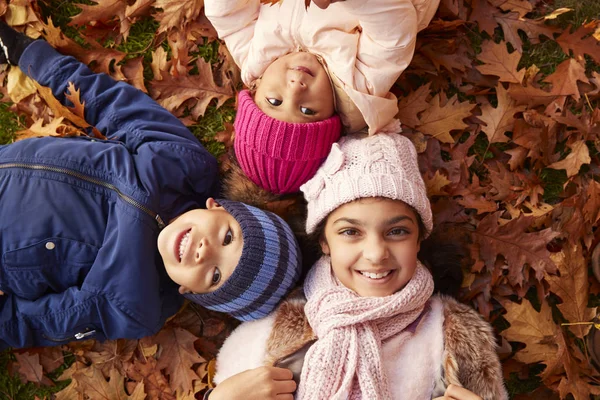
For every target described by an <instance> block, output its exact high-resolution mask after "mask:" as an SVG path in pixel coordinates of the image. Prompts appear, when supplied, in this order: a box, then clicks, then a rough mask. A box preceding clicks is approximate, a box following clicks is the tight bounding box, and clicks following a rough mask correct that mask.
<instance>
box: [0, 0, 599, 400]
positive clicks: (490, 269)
mask: <svg viewBox="0 0 600 400" xmlns="http://www.w3.org/2000/svg"><path fill="white" fill-rule="evenodd" d="M285 1H291V0H285ZM267 2H272V1H267ZM80 3H81V4H75V3H74V2H70V1H62V2H56V1H51V0H39V1H35V0H13V1H12V2H11V3H10V4H7V3H6V1H5V0H0V15H2V14H3V15H4V18H5V19H6V20H7V21H8V22H9V23H10V24H11V25H13V26H15V27H17V28H18V29H20V30H24V31H26V32H27V33H28V34H29V35H30V36H33V37H39V36H40V35H41V36H43V37H44V38H45V39H46V40H47V41H48V42H50V43H51V44H52V45H53V46H54V47H56V48H57V49H59V50H60V51H61V52H63V53H65V54H71V55H73V56H75V57H77V58H78V59H80V60H81V61H83V62H85V63H88V64H90V66H91V67H92V68H93V69H94V70H96V71H102V72H106V73H109V74H110V75H112V76H113V77H115V78H116V79H120V80H126V81H127V82H129V83H130V84H132V85H134V86H136V87H138V88H140V89H141V90H144V91H146V92H148V93H149V94H150V95H151V96H152V97H153V98H154V99H156V100H157V101H158V102H159V103H160V104H162V105H163V106H164V107H166V108H167V109H169V110H170V111H171V112H173V113H174V114H175V115H177V116H178V117H180V118H181V120H182V121H183V122H184V123H186V125H188V126H189V127H190V129H191V130H192V131H193V132H194V133H195V134H196V135H197V136H198V137H199V138H200V139H201V140H202V141H203V142H204V143H205V145H206V146H207V147H208V148H209V150H210V151H211V152H212V153H213V154H215V155H216V156H217V157H220V159H221V161H224V162H225V161H226V157H227V155H226V152H225V150H226V148H228V147H230V146H231V140H232V127H231V122H232V119H233V116H234V108H235V104H234V100H235V96H234V95H235V92H236V90H239V89H240V88H241V83H240V81H239V72H238V71H237V69H236V67H235V65H234V63H233V62H232V59H231V57H230V56H229V54H228V53H227V51H226V49H225V47H224V46H222V45H220V44H219V42H218V40H217V38H216V34H215V32H214V29H213V28H212V27H211V25H210V23H209V22H208V21H207V20H206V18H205V17H204V15H203V2H202V1H201V0H136V1H129V2H128V1H125V0H96V1H95V2H89V1H85V0H81V2H80ZM599 17H600V3H598V2H597V1H596V0H581V1H578V0H555V1H554V2H552V1H540V0H442V1H441V6H440V9H439V11H438V13H437V15H436V17H435V18H434V21H433V22H432V24H431V26H430V27H428V28H427V29H426V30H425V31H424V32H422V33H421V34H420V35H419V40H418V44H417V50H416V54H415V57H414V60H413V62H412V63H411V65H410V67H409V69H408V70H407V71H406V72H405V73H404V74H403V76H402V77H401V79H400V80H399V81H398V83H397V85H396V87H394V89H393V90H394V91H395V92H396V94H397V95H398V98H399V99H400V102H399V107H400V112H399V115H398V117H399V118H400V119H401V121H402V123H403V129H404V134H405V135H407V136H408V137H409V138H410V139H411V140H413V142H414V143H415V145H416V146H417V148H418V150H419V153H420V163H421V168H422V171H423V173H424V176H425V181H426V183H427V186H428V190H429V194H430V197H431V200H432V204H433V207H434V213H435V221H436V224H437V225H438V226H442V227H443V226H448V227H453V228H451V229H455V228H456V227H459V228H460V229H456V231H455V232H456V235H457V238H460V239H462V240H464V241H465V242H466V243H468V248H469V249H470V253H469V258H470V260H468V262H467V263H466V265H467V267H466V269H465V271H464V272H465V280H464V282H463V290H462V292H461V293H462V300H463V301H465V302H468V303H471V304H472V305H474V306H475V307H476V308H477V309H478V310H479V312H481V313H482V314H483V315H484V316H485V317H486V318H487V319H488V320H490V321H491V322H492V324H493V325H494V327H495V328H496V330H497V331H498V332H499V341H500V343H502V347H501V357H502V359H503V366H504V373H505V378H506V381H507V386H508V388H509V391H510V394H511V398H513V399H542V398H543V399H552V398H556V399H558V398H561V399H571V398H572V399H576V400H583V399H589V398H600V397H596V396H599V395H600V374H599V373H598V372H597V371H596V370H595V369H594V368H593V366H592V364H591V361H590V357H589V354H588V349H587V346H586V342H585V337H586V335H588V334H589V332H590V330H591V329H593V324H592V321H594V318H595V317H596V313H597V306H599V305H600V297H599V293H600V284H599V283H598V282H597V281H595V280H594V279H593V277H591V276H589V262H590V257H591V250H592V249H593V248H594V246H595V245H596V244H598V242H599V241H600V239H599V237H598V236H599V233H598V221H599V219H600V181H599V173H600V166H599V162H598V161H599V151H600V125H599V121H600V109H599V107H598V105H599V100H600V44H599V42H600V21H599V20H598V18H599ZM0 78H1V80H2V81H3V82H4V83H3V85H2V87H0V92H2V94H3V98H2V100H1V101H2V103H0V124H1V127H2V128H1V132H0V141H1V143H10V142H11V141H12V140H18V139H21V138H26V137H32V136H40V135H63V136H64V135H78V134H81V132H82V130H81V129H83V128H86V125H87V124H86V123H85V121H84V120H83V118H82V116H83V113H82V110H83V107H84V105H81V104H80V103H79V101H78V94H77V88H72V91H71V99H72V100H73V103H74V104H75V107H73V108H65V107H62V106H60V105H59V104H57V102H56V101H55V99H53V98H52V96H51V95H50V94H49V93H48V91H47V90H46V89H45V88H42V87H39V86H36V85H34V84H32V82H31V81H27V80H25V79H24V77H23V76H22V74H20V73H19V71H18V70H17V69H16V68H15V69H10V70H9V69H0ZM449 229H450V228H449ZM573 323H583V324H575V325H573ZM233 325H234V322H233V321H231V320H230V319H226V318H222V317H220V316H219V315H217V314H215V313H209V312H207V311H206V310H203V309H201V308H199V307H194V306H192V305H188V306H187V307H185V308H184V309H183V310H182V311H181V312H180V313H179V314H177V315H176V316H175V317H174V318H172V319H171V320H170V321H169V322H168V323H167V324H166V326H165V327H164V329H163V330H161V331H160V332H159V333H158V334H157V335H155V336H153V337H149V338H144V339H142V340H118V341H112V342H111V341H109V342H105V343H96V342H93V341H87V342H80V343H73V344H71V345H68V346H63V347H55V348H37V349H28V350H18V351H12V352H11V351H6V352H3V353H0V371H2V372H0V398H1V399H33V398H40V399H41V398H55V399H94V400H95V399H110V400H113V399H193V398H201V394H202V393H203V391H205V390H206V388H207V387H208V386H209V385H210V383H209V382H210V376H211V369H212V363H211V362H210V360H211V359H212V358H213V357H214V355H215V353H216V349H217V348H218V346H219V344H220V343H221V342H222V341H223V339H224V338H225V336H226V335H227V333H228V332H229V331H230V329H231V328H232V327H233Z"/></svg>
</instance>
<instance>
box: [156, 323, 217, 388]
mask: <svg viewBox="0 0 600 400" xmlns="http://www.w3.org/2000/svg"><path fill="white" fill-rule="evenodd" d="M196 339H197V337H196V336H194V335H192V334H191V333H190V332H188V331H186V330H185V329H181V328H165V329H162V330H161V331H160V332H159V333H158V334H157V335H156V342H157V343H158V344H159V345H160V346H161V348H162V349H161V352H160V356H159V358H158V365H157V368H158V369H165V370H166V372H167V375H169V378H170V382H171V388H172V389H173V391H175V392H177V391H180V392H182V393H189V392H191V391H192V389H193V384H194V381H195V380H197V379H200V377H199V376H198V375H197V374H196V373H195V372H194V370H193V369H192V367H193V365H194V364H198V363H202V362H204V361H205V360H204V359H203V358H202V357H200V356H199V355H198V353H197V352H196V349H195V348H194V342H195V341H196Z"/></svg>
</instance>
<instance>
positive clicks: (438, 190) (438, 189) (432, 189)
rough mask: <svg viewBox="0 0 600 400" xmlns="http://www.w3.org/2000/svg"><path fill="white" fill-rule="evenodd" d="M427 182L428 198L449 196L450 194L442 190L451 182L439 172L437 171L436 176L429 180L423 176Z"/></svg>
mask: <svg viewBox="0 0 600 400" xmlns="http://www.w3.org/2000/svg"><path fill="white" fill-rule="evenodd" d="M423 180H424V181H425V187H426V188H427V195H428V196H430V197H431V196H447V195H448V193H447V192H445V191H444V190H442V189H443V188H444V186H447V185H449V184H450V183H451V182H450V180H448V178H446V177H445V176H444V175H442V174H441V173H440V171H439V170H437V171H435V175H433V177H431V178H429V177H428V176H427V175H423Z"/></svg>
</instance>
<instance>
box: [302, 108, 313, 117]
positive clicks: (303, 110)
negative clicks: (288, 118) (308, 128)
mask: <svg viewBox="0 0 600 400" xmlns="http://www.w3.org/2000/svg"><path fill="white" fill-rule="evenodd" d="M300 112H301V113H302V114H306V115H315V114H316V113H315V112H314V111H313V110H311V109H310V108H306V107H300Z"/></svg>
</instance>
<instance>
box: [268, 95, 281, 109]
mask: <svg viewBox="0 0 600 400" xmlns="http://www.w3.org/2000/svg"><path fill="white" fill-rule="evenodd" d="M267 101H268V102H269V103H271V105H272V106H275V107H277V106H280V105H281V103H283V101H281V100H279V99H274V98H272V97H267Z"/></svg>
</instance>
